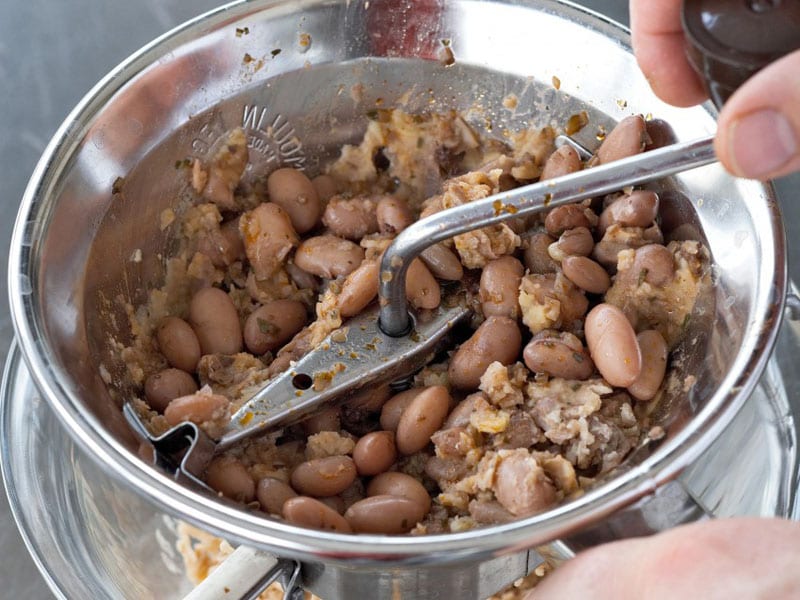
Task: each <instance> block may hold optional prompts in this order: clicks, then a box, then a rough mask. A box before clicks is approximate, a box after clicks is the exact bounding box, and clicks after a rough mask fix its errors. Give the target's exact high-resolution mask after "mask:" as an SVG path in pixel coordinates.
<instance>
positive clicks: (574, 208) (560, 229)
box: [544, 204, 594, 235]
mask: <svg viewBox="0 0 800 600" xmlns="http://www.w3.org/2000/svg"><path fill="white" fill-rule="evenodd" d="M589 213H591V209H588V208H586V207H585V206H583V205H582V204H565V205H564V206H557V207H555V208H554V209H553V210H551V211H550V212H549V213H547V216H546V217H545V219H544V227H545V229H547V233H549V234H551V235H561V234H562V233H564V232H565V231H566V230H567V229H575V228H576V227H586V228H587V229H588V228H591V227H592V226H593V225H594V222H593V221H594V219H592V217H591V216H590V215H589Z"/></svg>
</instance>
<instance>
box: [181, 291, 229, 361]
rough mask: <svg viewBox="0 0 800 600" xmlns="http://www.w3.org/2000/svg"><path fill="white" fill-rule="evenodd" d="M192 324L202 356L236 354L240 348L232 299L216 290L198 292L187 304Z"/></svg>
mask: <svg viewBox="0 0 800 600" xmlns="http://www.w3.org/2000/svg"><path fill="white" fill-rule="evenodd" d="M189 323H191V325H192V329H194V332H195V334H197V339H198V341H199V342H200V350H201V352H202V353H203V354H236V353H237V352H240V351H241V349H242V326H241V324H240V323H239V314H238V313H237V312H236V307H235V306H234V304H233V300H231V297H230V296H228V294H226V293H225V292H223V291H222V290H221V289H219V288H215V287H207V288H203V289H201V290H199V291H198V292H197V293H196V294H195V295H194V296H193V297H192V301H191V302H190V303H189Z"/></svg>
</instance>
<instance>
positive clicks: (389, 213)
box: [375, 196, 414, 234]
mask: <svg viewBox="0 0 800 600" xmlns="http://www.w3.org/2000/svg"><path fill="white" fill-rule="evenodd" d="M375 216H376V217H377V219H378V230H379V231H380V232H381V233H391V234H394V233H400V232H401V231H403V229H405V228H406V227H408V226H409V225H411V224H412V223H413V222H414V215H412V214H411V209H409V208H408V204H406V201H405V200H402V199H400V198H393V197H392V196H385V197H383V198H381V199H380V201H379V202H378V206H377V207H376V208H375Z"/></svg>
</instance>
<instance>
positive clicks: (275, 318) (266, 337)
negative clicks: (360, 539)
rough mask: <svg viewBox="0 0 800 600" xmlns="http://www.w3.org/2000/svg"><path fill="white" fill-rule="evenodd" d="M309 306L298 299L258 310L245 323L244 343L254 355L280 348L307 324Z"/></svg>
mask: <svg viewBox="0 0 800 600" xmlns="http://www.w3.org/2000/svg"><path fill="white" fill-rule="evenodd" d="M307 320H308V316H307V314H306V307H305V305H304V304H303V303H302V302H297V301H296V300H275V301H273V302H269V303H267V304H265V305H263V306H260V307H258V308H257V309H256V310H254V311H253V312H252V313H250V316H248V317H247V320H246V321H245V323H244V343H245V345H246V346H247V349H248V351H249V352H251V353H252V354H264V353H265V352H269V351H271V350H276V349H277V348H280V347H281V346H282V345H283V344H285V343H286V342H288V341H289V340H290V339H292V338H293V337H294V335H295V334H296V333H297V332H298V331H300V330H301V329H302V328H303V327H304V326H305V324H306V321H307Z"/></svg>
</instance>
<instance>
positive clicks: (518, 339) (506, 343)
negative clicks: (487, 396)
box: [448, 317, 522, 390]
mask: <svg viewBox="0 0 800 600" xmlns="http://www.w3.org/2000/svg"><path fill="white" fill-rule="evenodd" d="M521 347H522V334H521V333H520V331H519V326H518V325H517V322H516V321H515V320H514V319H509V318H508V317H489V318H487V319H486V320H485V321H484V322H483V323H481V325H480V327H478V329H476V330H475V333H473V334H472V336H471V337H470V338H469V339H468V340H467V341H466V342H464V343H463V344H461V346H459V348H458V350H456V353H455V354H454V355H453V358H452V359H450V368H449V369H448V376H449V378H450V383H451V384H452V385H453V387H455V388H457V389H461V390H471V389H477V388H478V385H480V382H481V375H483V373H484V371H486V368H487V367H488V366H489V365H490V364H492V363H493V362H494V361H499V362H500V363H502V364H504V365H510V364H511V363H513V362H514V361H515V360H517V357H518V356H519V351H520V349H521Z"/></svg>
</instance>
